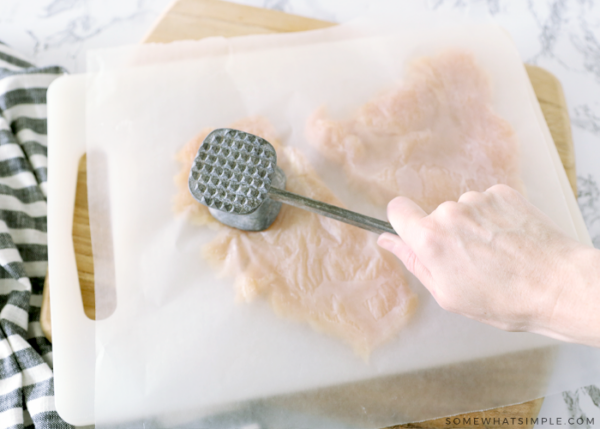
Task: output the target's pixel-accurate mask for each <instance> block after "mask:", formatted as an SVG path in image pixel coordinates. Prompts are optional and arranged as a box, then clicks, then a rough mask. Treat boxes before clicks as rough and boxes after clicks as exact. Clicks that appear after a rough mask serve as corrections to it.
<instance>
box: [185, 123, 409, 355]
mask: <svg viewBox="0 0 600 429" xmlns="http://www.w3.org/2000/svg"><path fill="white" fill-rule="evenodd" d="M232 128H235V129H238V130H241V131H245V132H248V133H252V134H255V135H258V136H260V137H262V138H264V139H265V140H267V141H268V142H270V143H271V144H272V145H273V146H274V147H275V150H276V151H277V165H278V166H279V167H280V168H281V169H282V170H283V171H284V172H285V173H286V176H287V186H286V189H287V190H289V191H291V192H296V193H298V194H301V195H304V196H307V197H310V198H314V199H317V200H320V201H324V202H327V203H330V204H334V205H337V206H341V205H342V204H341V202H340V201H339V200H337V199H336V198H335V197H334V195H333V194H332V193H331V191H329V189H327V188H326V187H325V185H324V184H323V182H321V180H320V179H319V178H318V177H317V175H316V173H315V172H314V171H313V169H312V168H311V167H310V166H309V165H308V163H307V161H306V159H305V158H304V156H303V155H302V154H301V153H299V152H298V151H297V150H296V149H294V148H290V147H284V146H282V145H280V144H279V143H278V140H277V138H276V136H275V132H274V130H273V127H272V126H271V125H270V124H269V123H268V122H267V121H266V120H265V119H263V118H249V119H245V120H241V121H239V122H237V123H235V124H232ZM210 131H212V130H211V129H206V130H203V131H202V132H201V133H200V134H199V135H198V136H197V137H196V138H194V139H193V140H192V141H190V142H189V143H188V144H187V145H186V146H185V147H184V148H183V149H182V150H181V152H180V153H179V154H178V160H179V161H180V162H181V164H182V169H181V173H180V174H179V175H178V176H177V178H176V182H177V184H178V187H179V193H178V195H177V197H176V210H177V211H183V210H190V214H191V216H192V218H193V220H194V222H196V223H199V224H206V223H212V222H217V221H215V220H214V219H213V218H212V216H211V215H210V213H209V212H208V209H207V208H206V207H205V206H204V205H202V204H200V203H198V202H196V201H195V200H194V199H193V198H192V197H191V196H190V195H189V194H190V192H189V191H188V189H187V180H188V174H189V171H190V168H191V164H192V160H193V158H194V157H195V155H196V153H197V151H198V148H199V147H200V144H201V143H202V141H203V140H204V138H205V137H206V136H207V135H208V133H209V132H210ZM219 225H220V224H219ZM221 227H222V229H221V231H220V233H219V235H218V236H217V237H216V238H215V239H214V240H213V241H212V242H210V243H208V244H207V245H206V247H205V248H204V249H203V256H204V257H205V258H207V259H208V260H209V261H210V262H211V263H213V264H214V266H215V267H216V268H217V270H218V271H219V272H220V273H221V274H223V275H228V276H234V277H235V289H236V295H237V298H238V299H239V300H241V301H244V302H251V301H252V300H254V299H255V298H256V297H258V296H261V297H264V298H266V299H267V300H268V301H269V303H270V304H271V307H272V308H273V310H274V311H275V313H276V314H278V315H279V316H282V317H287V318H290V319H294V320H297V321H301V322H306V323H308V324H310V325H311V326H312V327H313V328H314V329H315V330H317V331H320V332H325V333H327V334H330V335H333V336H336V337H339V338H341V339H342V340H344V341H345V342H346V343H348V344H350V345H351V346H352V347H353V349H354V350H355V352H356V353H357V354H359V355H360V356H362V357H364V358H365V359H366V358H368V356H369V354H370V353H371V351H372V350H373V349H374V348H376V347H377V346H379V345H381V344H383V343H385V342H386V341H388V340H389V339H390V338H391V337H393V336H394V335H395V334H396V333H397V332H398V331H399V330H400V329H401V328H402V326H404V325H405V324H406V322H407V321H408V319H409V318H410V315H411V314H412V313H413V312H414V309H415V307H416V303H417V297H416V295H415V294H414V293H413V292H412V291H411V290H410V289H409V287H408V284H407V281H406V278H405V276H404V274H403V270H402V268H401V266H400V265H399V264H398V262H397V261H396V260H394V258H393V257H390V254H388V253H387V252H384V251H382V250H381V249H380V248H379V247H378V246H377V244H376V242H375V239H376V238H377V236H376V235H375V234H373V233H371V232H367V231H364V230H362V229H359V228H356V227H353V226H350V225H346V224H344V223H341V222H338V221H335V220H332V219H328V218H326V217H323V216H318V215H316V214H313V213H310V212H307V211H305V210H300V209H297V208H294V207H290V206H287V205H285V204H284V205H283V206H282V208H281V211H280V213H279V215H278V216H277V219H276V220H275V222H274V223H273V224H272V225H271V226H270V227H269V228H268V229H267V230H266V231H262V232H244V231H240V230H237V229H234V228H229V227H227V226H224V225H221Z"/></svg>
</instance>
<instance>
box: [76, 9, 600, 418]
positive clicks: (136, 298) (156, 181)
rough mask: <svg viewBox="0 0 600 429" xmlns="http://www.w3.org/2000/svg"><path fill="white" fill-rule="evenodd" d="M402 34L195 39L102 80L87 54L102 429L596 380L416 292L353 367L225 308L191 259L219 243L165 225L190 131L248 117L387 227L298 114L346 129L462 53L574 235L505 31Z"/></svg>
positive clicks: (508, 393) (527, 393)
mask: <svg viewBox="0 0 600 429" xmlns="http://www.w3.org/2000/svg"><path fill="white" fill-rule="evenodd" d="M425 21H426V20H425ZM415 23H418V25H415V26H414V27H411V26H410V25H408V22H407V23H406V25H404V26H402V27H401V28H400V29H397V30H395V31H394V32H392V33H389V32H386V33H385V34H380V35H378V34H377V33H374V32H373V27H370V29H369V30H368V31H363V30H360V31H359V30H354V29H353V28H352V27H340V28H339V29H336V28H334V29H330V30H325V31H321V32H316V33H313V34H309V35H300V34H298V35H285V36H269V37H266V36H261V37H259V38H254V42H256V43H255V44H254V42H253V43H249V42H248V39H246V38H240V39H233V40H231V41H226V40H224V39H219V40H208V41H206V42H197V45H198V47H194V49H196V48H198V49H200V50H202V49H205V48H206V47H204V48H203V47H202V46H203V44H206V45H207V46H208V45H211V44H212V46H217V45H218V46H220V47H218V49H216V50H213V51H211V49H212V48H211V47H210V46H208V48H206V49H207V52H208V53H207V55H204V56H200V57H199V58H197V59H193V58H190V56H189V55H187V54H186V56H185V57H184V58H185V59H183V60H182V59H181V58H179V57H178V56H177V53H176V51H177V49H178V48H179V46H181V45H178V44H174V45H173V46H172V49H173V52H174V53H173V54H172V55H167V57H168V58H166V60H167V61H166V62H164V61H162V60H161V61H149V60H145V63H144V64H143V65H140V64H137V66H135V65H136V61H138V60H139V58H140V51H138V48H135V47H132V48H130V52H127V50H123V49H121V50H119V52H118V55H119V56H120V60H119V62H117V63H112V64H121V65H122V64H125V65H128V66H126V67H121V66H118V67H112V66H107V67H105V68H103V64H105V63H106V64H109V63H110V61H112V59H113V57H111V55H112V53H111V51H103V52H99V53H96V55H95V57H93V58H92V63H93V64H96V65H98V67H99V68H98V70H97V73H95V74H93V75H90V80H89V85H88V91H87V95H86V96H87V136H88V137H87V149H88V184H89V196H88V197H89V203H90V223H91V228H92V241H93V246H94V254H95V255H96V254H98V255H103V257H106V255H109V256H111V257H112V258H114V267H113V268H112V269H103V270H96V285H97V289H96V294H97V301H96V302H108V303H110V302H114V300H113V299H107V297H112V296H114V295H115V290H116V310H114V312H113V313H112V314H111V315H110V316H108V317H106V318H105V319H103V320H100V321H98V322H97V329H96V338H97V340H96V341H97V361H96V420H97V424H98V425H109V424H111V423H118V422H125V421H129V422H132V421H138V422H140V421H141V422H144V423H143V424H146V425H147V426H146V427H148V425H150V426H151V425H156V426H158V427H175V426H178V425H180V424H182V422H183V421H184V420H185V419H187V418H189V419H192V418H197V417H198V416H200V415H203V416H207V415H212V416H213V417H210V418H209V417H206V418H205V420H204V423H202V424H201V426H198V424H199V423H197V422H196V425H195V426H194V427H217V424H216V423H215V422H217V421H221V420H219V419H222V418H224V417H223V416H225V415H229V416H238V417H239V416H248V415H254V416H256V413H257V410H259V411H260V410H263V411H264V413H263V414H264V416H267V415H270V416H273V415H275V416H276V417H277V416H278V417H279V418H283V417H281V416H284V415H285V416H292V415H294V416H297V415H300V416H302V417H301V418H305V419H308V420H310V422H311V423H310V426H311V427H333V424H332V422H338V423H339V424H343V425H344V426H343V427H383V426H386V425H391V424H397V423H402V422H408V421H417V420H424V419H429V418H433V417H439V416H443V415H451V414H456V413H460V412H465V411H473V410H479V409H485V408H492V407H497V406H500V405H506V404H511V403H517V402H522V401H525V400H529V399H533V398H536V397H539V396H542V395H544V394H547V393H554V392H558V391H561V390H564V389H567V388H570V387H574V386H579V385H582V384H586V383H587V382H588V381H589V382H592V381H593V380H591V379H592V378H593V377H594V376H597V375H598V374H599V373H600V370H599V368H598V362H600V359H597V358H596V356H595V354H594V350H591V349H589V348H586V347H578V346H573V347H571V348H568V349H566V348H564V347H562V346H561V347H559V344H560V343H558V342H556V341H553V340H550V339H548V338H545V337H542V336H538V335H533V334H526V333H507V332H503V331H500V330H497V329H494V328H491V327H489V326H486V325H483V324H480V323H477V322H474V321H471V320H468V319H466V318H463V317H461V316H458V315H454V314H450V313H448V312H445V311H443V310H441V309H440V308H439V307H438V306H437V304H436V303H435V301H434V300H433V299H432V298H431V297H430V296H429V295H428V293H427V292H426V291H425V290H424V288H422V286H420V285H419V284H418V282H417V281H416V280H415V279H412V287H413V290H414V291H415V292H416V293H417V294H418V296H419V299H420V307H419V310H418V312H417V314H416V315H415V316H414V317H413V320H412V322H411V323H410V324H409V326H407V327H406V328H405V329H404V330H403V331H402V332H400V334H399V335H398V336H397V337H396V338H395V339H394V340H393V341H391V342H390V343H389V344H386V345H384V346H383V347H380V348H379V349H377V350H375V352H374V353H373V354H372V355H371V358H370V360H369V361H368V362H366V361H365V360H363V359H361V358H360V357H358V356H357V355H356V354H354V352H353V351H352V349H351V348H349V347H348V346H347V345H345V344H343V343H341V342H340V341H339V340H338V339H336V338H332V337H328V336H325V335H323V334H320V333H318V332H315V331H313V330H312V329H310V327H308V326H306V325H302V324H298V323H294V322H291V321H289V320H286V319H282V318H279V317H277V316H275V315H274V314H273V312H272V310H271V309H270V308H269V306H268V305H267V303H266V302H260V301H258V302H255V303H252V304H251V305H236V304H235V302H234V292H233V288H232V284H231V279H227V278H216V276H215V273H214V271H213V270H212V268H211V267H210V266H209V265H208V264H207V263H206V261H204V260H203V259H202V258H201V256H200V254H201V248H202V246H203V245H204V244H205V243H207V242H208V241H210V240H211V239H212V238H213V237H214V236H215V234H216V232H215V231H214V230H211V229H209V228H205V227H198V226H194V225H192V224H190V223H189V222H188V219H186V217H185V216H175V215H174V214H173V212H172V199H173V196H174V194H175V193H176V188H175V185H174V184H173V177H174V176H175V174H177V171H178V166H177V164H176V162H175V161H174V154H175V153H176V152H177V151H178V150H179V149H180V148H181V146H182V145H183V144H184V143H185V142H187V141H188V140H189V139H190V138H192V137H193V136H194V135H196V134H197V133H198V132H199V131H200V130H201V129H202V128H204V127H225V126H228V125H229V124H231V123H232V122H234V121H236V120H238V119H240V118H244V117H247V116H252V115H261V116H263V117H266V118H267V119H268V120H269V121H270V122H271V123H272V124H273V125H274V126H275V128H276V130H277V133H278V134H279V136H280V138H281V140H282V141H283V142H284V144H287V145H290V146H293V147H296V148H298V149H299V150H301V151H302V153H304V155H305V156H306V157H307V158H308V159H309V160H310V162H311V164H312V166H313V167H314V168H315V169H316V170H317V172H318V173H319V175H320V177H321V178H322V179H323V180H324V181H325V183H326V184H327V185H328V186H329V187H330V188H331V189H332V190H333V191H334V192H335V193H336V195H337V196H338V198H340V199H341V200H342V201H343V202H344V203H345V204H346V205H347V206H348V207H350V208H352V209H354V210H356V211H359V212H362V213H366V214H370V215H373V216H377V217H380V218H384V217H385V210H384V207H377V206H374V205H372V204H371V203H369V202H368V201H367V200H366V199H365V198H360V197H359V196H357V195H356V194H355V193H353V192H351V191H350V190H349V189H347V187H346V182H345V180H344V179H343V176H342V175H341V172H340V171H339V169H336V168H335V167H332V166H331V165H329V164H328V163H327V162H325V161H324V160H323V159H322V158H321V157H320V156H319V155H318V154H317V153H316V152H315V151H314V150H312V149H311V148H309V147H308V146H307V145H306V143H305V140H304V128H305V122H306V119H307V117H308V116H309V115H310V114H311V113H312V112H313V111H314V110H315V109H316V108H318V107H319V106H321V105H327V107H328V110H329V112H330V114H331V116H332V117H334V118H344V117H348V116H349V115H351V114H352V112H353V111H355V110H356V109H357V108H358V107H359V106H360V105H362V104H363V103H364V102H365V101H367V100H369V99H370V98H372V97H373V96H374V95H376V94H378V93H380V92H381V91H384V90H386V89H389V88H392V87H394V85H396V84H397V83H398V82H399V81H400V80H401V79H402V76H403V68H404V65H405V64H406V62H407V61H409V60H411V59H413V58H416V57H419V56H423V55H432V54H435V53H437V52H439V51H440V50H441V49H443V48H445V47H461V48H464V49H468V50H469V51H471V52H473V54H474V55H475V57H476V58H477V61H478V62H479V64H480V65H481V66H482V67H483V68H484V69H485V70H486V71H487V72H488V73H489V74H490V76H491V77H492V82H493V90H494V107H495V110H496V112H497V113H498V114H500V116H502V117H503V118H505V119H506V120H508V121H509V122H510V123H511V125H512V126H513V127H514V129H515V131H516V132H517V135H518V138H519V141H520V143H521V155H522V173H523V180H524V182H525V185H526V189H527V194H528V198H529V199H530V201H532V202H533V203H534V204H536V205H537V206H538V207H539V208H540V209H542V210H543V211H544V212H546V213H547V214H548V215H550V216H551V217H552V218H553V219H554V220H555V221H556V222H557V223H558V224H559V225H560V226H561V227H562V228H563V229H564V230H565V231H566V232H567V233H568V234H570V235H571V236H573V237H575V238H578V239H580V240H585V238H586V237H585V236H582V235H581V231H580V230H578V227H577V225H578V222H579V220H578V219H574V218H573V216H571V212H570V211H569V204H570V203H571V204H572V203H573V202H572V201H569V200H568V196H565V195H564V194H562V193H560V192H559V191H557V190H559V189H560V181H559V180H560V176H559V175H558V174H557V171H556V169H555V168H554V166H553V164H552V158H551V157H552V153H551V152H550V151H549V145H548V140H547V138H548V135H547V134H548V133H547V129H546V130H545V132H544V130H543V127H545V125H544V124H543V123H541V122H540V118H539V117H538V115H537V113H539V112H536V110H535V106H534V104H533V103H532V99H531V88H530V86H529V83H528V81H527V77H526V74H525V72H524V70H523V67H522V64H521V62H520V59H519V57H518V54H517V53H516V51H515V49H514V47H513V46H512V44H511V43H510V41H509V40H508V39H507V38H506V36H505V35H504V33H503V32H502V30H501V29H499V28H497V27H494V26H477V25H467V24H464V23H463V24H462V25H460V26H454V25H453V23H445V24H446V25H439V22H437V23H436V24H435V25H426V24H425V23H424V21H423V20H415ZM336 32H339V35H337V33H336ZM319 33H320V34H319ZM338 36H339V37H338ZM319 38H322V40H323V41H322V42H318V43H317V41H318V40H319ZM261 40H265V41H267V42H265V43H266V47H265V49H260V43H261V42H260V41H261ZM188 43H190V42H188ZM190 46H191V45H190ZM151 48H152V47H150V48H148V47H142V48H140V49H142V50H143V51H144V52H143V56H147V57H146V58H151V57H152V55H151V52H150V51H149V50H148V49H151ZM157 49H158V50H160V51H162V53H161V54H160V55H164V53H165V52H167V51H166V50H168V49H169V48H167V47H164V46H163V47H159V48H157ZM186 49H187V48H186ZM221 49H223V51H221ZM188 52H189V51H188ZM160 55H159V56H160ZM105 59H109V60H110V61H108V62H106V61H104V60H105ZM174 60H176V61H174ZM132 65H133V66H132ZM571 198H572V197H571ZM375 238H376V236H375V235H374V236H373V239H375ZM102 262H104V263H105V262H106V261H105V260H103V261H102ZM398 269H402V267H401V265H400V264H399V265H398ZM113 287H114V289H112V288H113ZM110 311H112V309H110V308H108V307H107V308H104V309H100V312H101V313H102V314H105V315H107V314H108V313H109V312H110ZM557 355H558V356H559V358H558V359H557V358H556V356H557ZM594 359H595V360H594ZM557 362H558V364H559V365H558V366H557ZM581 362H587V364H588V366H587V367H585V369H580V367H579V365H578V364H580V363H581ZM550 374H553V376H552V378H550ZM583 380H585V381H586V382H585V383H581V382H582V381H583ZM587 384H589V383H587ZM548 386H551V387H550V388H548ZM548 389H549V390H548ZM244 413H246V414H244ZM259 414H260V413H259ZM174 416H179V418H175V417H174ZM182 416H183V417H182ZM264 416H263V417H264ZM276 417H273V418H274V419H275V420H276ZM235 418H237V417H235ZM239 418H242V417H239ZM244 418H246V417H244ZM265 418H266V417H265ZM299 418H300V417H299ZM211 419H212V420H211ZM311 419H312V420H311ZM308 420H307V421H308ZM340 427H342V426H340Z"/></svg>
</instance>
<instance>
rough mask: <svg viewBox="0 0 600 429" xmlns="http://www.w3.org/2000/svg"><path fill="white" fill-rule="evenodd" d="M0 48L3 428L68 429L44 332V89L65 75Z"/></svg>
mask: <svg viewBox="0 0 600 429" xmlns="http://www.w3.org/2000/svg"><path fill="white" fill-rule="evenodd" d="M64 73H65V71H64V70H63V69H62V68H60V67H43V68H36V67H34V66H33V65H32V64H30V63H29V62H27V61H26V60H24V59H23V58H22V57H21V56H20V55H19V54H17V53H16V52H14V51H13V50H11V49H10V48H9V47H8V46H6V45H4V44H2V43H1V42H0V429H4V428H33V427H35V428H48V429H58V428H70V427H72V426H71V425H69V424H67V423H65V422H64V421H63V420H62V419H61V418H60V417H59V416H58V414H57V413H56V410H55V407H54V378H53V374H52V347H51V344H50V342H49V341H48V340H47V339H46V338H45V337H44V334H43V333H42V330H41V327H40V322H39V320H40V308H41V304H42V289H43V285H44V277H45V275H46V268H47V266H48V250H47V241H46V177H47V146H46V90H47V89H48V85H50V83H51V82H52V81H53V80H54V79H56V78H57V77H59V76H60V75H62V74H64Z"/></svg>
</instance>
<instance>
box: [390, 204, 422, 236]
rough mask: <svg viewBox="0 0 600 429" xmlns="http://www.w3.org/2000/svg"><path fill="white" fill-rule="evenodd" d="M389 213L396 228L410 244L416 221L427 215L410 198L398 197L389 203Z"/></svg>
mask: <svg viewBox="0 0 600 429" xmlns="http://www.w3.org/2000/svg"><path fill="white" fill-rule="evenodd" d="M387 215H388V219H389V221H390V223H391V224H392V226H393V227H394V230H396V232H397V233H398V235H399V236H400V237H402V239H403V240H404V241H405V242H407V243H409V244H410V243H411V241H412V237H413V236H414V234H413V233H414V231H415V226H416V223H417V222H418V221H419V220H420V219H423V218H424V217H425V216H427V213H425V211H424V210H423V209H422V208H421V207H419V205H418V204H417V203H415V202H414V201H413V200H411V199H410V198H406V197H396V198H394V199H393V200H392V201H390V203H389V204H388V207H387Z"/></svg>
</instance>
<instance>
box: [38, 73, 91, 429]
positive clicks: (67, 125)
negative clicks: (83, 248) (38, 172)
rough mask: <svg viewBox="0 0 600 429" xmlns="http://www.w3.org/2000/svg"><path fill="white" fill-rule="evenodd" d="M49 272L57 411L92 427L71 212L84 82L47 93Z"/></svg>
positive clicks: (70, 81)
mask: <svg viewBox="0 0 600 429" xmlns="http://www.w3.org/2000/svg"><path fill="white" fill-rule="evenodd" d="M48 147H49V148H50V149H49V151H48V225H52V227H51V228H48V266H49V267H52V268H50V270H51V271H52V281H51V282H50V284H51V287H50V288H51V294H52V300H51V313H52V334H53V335H52V340H53V342H52V345H53V353H54V379H55V382H54V393H55V396H56V398H55V403H56V409H57V411H58V413H59V414H60V416H61V417H63V419H65V420H67V421H68V422H70V423H72V424H76V425H83V424H89V423H92V422H93V416H94V401H93V396H94V365H93V362H94V359H95V352H94V351H95V348H94V338H95V333H96V331H95V327H94V322H93V321H92V320H90V319H88V318H87V316H86V315H85V313H84V312H83V306H82V299H81V290H80V288H79V278H78V276H77V265H76V263H75V250H74V248H73V240H72V239H71V237H72V231H73V209H74V205H75V184H76V183H77V167H78V165H79V159H80V158H81V156H82V155H83V154H84V152H85V76H84V75H80V76H67V77H61V78H58V79H56V81H54V82H53V83H52V85H50V88H49V89H48Z"/></svg>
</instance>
